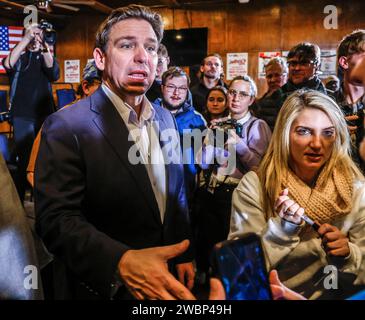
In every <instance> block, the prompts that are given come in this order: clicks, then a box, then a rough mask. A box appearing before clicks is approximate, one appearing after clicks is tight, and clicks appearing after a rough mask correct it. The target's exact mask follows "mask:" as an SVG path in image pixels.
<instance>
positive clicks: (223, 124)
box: [213, 119, 243, 143]
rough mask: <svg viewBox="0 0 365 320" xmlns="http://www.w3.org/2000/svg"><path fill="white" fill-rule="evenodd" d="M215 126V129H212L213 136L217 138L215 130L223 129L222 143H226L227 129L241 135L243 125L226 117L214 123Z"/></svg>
mask: <svg viewBox="0 0 365 320" xmlns="http://www.w3.org/2000/svg"><path fill="white" fill-rule="evenodd" d="M215 125H216V126H217V128H216V129H214V130H213V132H214V136H215V138H216V139H217V131H223V134H224V138H223V139H224V140H223V143H226V142H227V140H228V132H229V130H235V131H236V134H237V135H238V136H239V137H241V135H242V130H243V125H242V124H240V123H238V122H237V120H235V119H227V120H225V121H220V122H217V123H216V124H215Z"/></svg>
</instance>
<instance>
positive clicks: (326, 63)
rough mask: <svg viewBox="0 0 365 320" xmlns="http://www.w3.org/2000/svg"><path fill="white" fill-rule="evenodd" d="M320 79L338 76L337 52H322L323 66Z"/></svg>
mask: <svg viewBox="0 0 365 320" xmlns="http://www.w3.org/2000/svg"><path fill="white" fill-rule="evenodd" d="M320 71H321V72H320V74H319V77H320V78H322V79H325V78H327V77H328V76H330V75H336V74H337V56H336V50H321V66H320Z"/></svg>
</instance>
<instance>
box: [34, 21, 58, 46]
mask: <svg viewBox="0 0 365 320" xmlns="http://www.w3.org/2000/svg"><path fill="white" fill-rule="evenodd" d="M38 27H39V28H40V29H42V30H43V33H44V36H43V37H44V41H45V42H46V43H47V44H49V45H54V44H55V43H56V30H55V29H54V28H53V25H52V24H51V23H49V22H48V21H46V20H41V21H40V23H39V26H38Z"/></svg>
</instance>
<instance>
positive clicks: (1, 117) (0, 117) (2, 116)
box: [0, 111, 12, 123]
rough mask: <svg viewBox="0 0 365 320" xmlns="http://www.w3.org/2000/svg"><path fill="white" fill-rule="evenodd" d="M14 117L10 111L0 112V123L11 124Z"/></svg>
mask: <svg viewBox="0 0 365 320" xmlns="http://www.w3.org/2000/svg"><path fill="white" fill-rule="evenodd" d="M11 120H12V117H11V113H10V112H8V111H5V112H0V122H5V121H9V122H10V123H11Z"/></svg>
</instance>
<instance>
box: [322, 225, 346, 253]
mask: <svg viewBox="0 0 365 320" xmlns="http://www.w3.org/2000/svg"><path fill="white" fill-rule="evenodd" d="M318 233H319V234H320V235H321V237H322V245H323V248H324V250H325V251H326V253H327V254H328V255H331V256H335V257H347V256H348V255H349V254H350V247H349V239H348V238H347V237H346V236H345V235H344V234H343V233H342V232H341V231H340V230H339V229H338V228H336V227H335V226H332V225H330V224H328V223H324V224H322V225H321V227H320V228H319V229H318Z"/></svg>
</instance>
